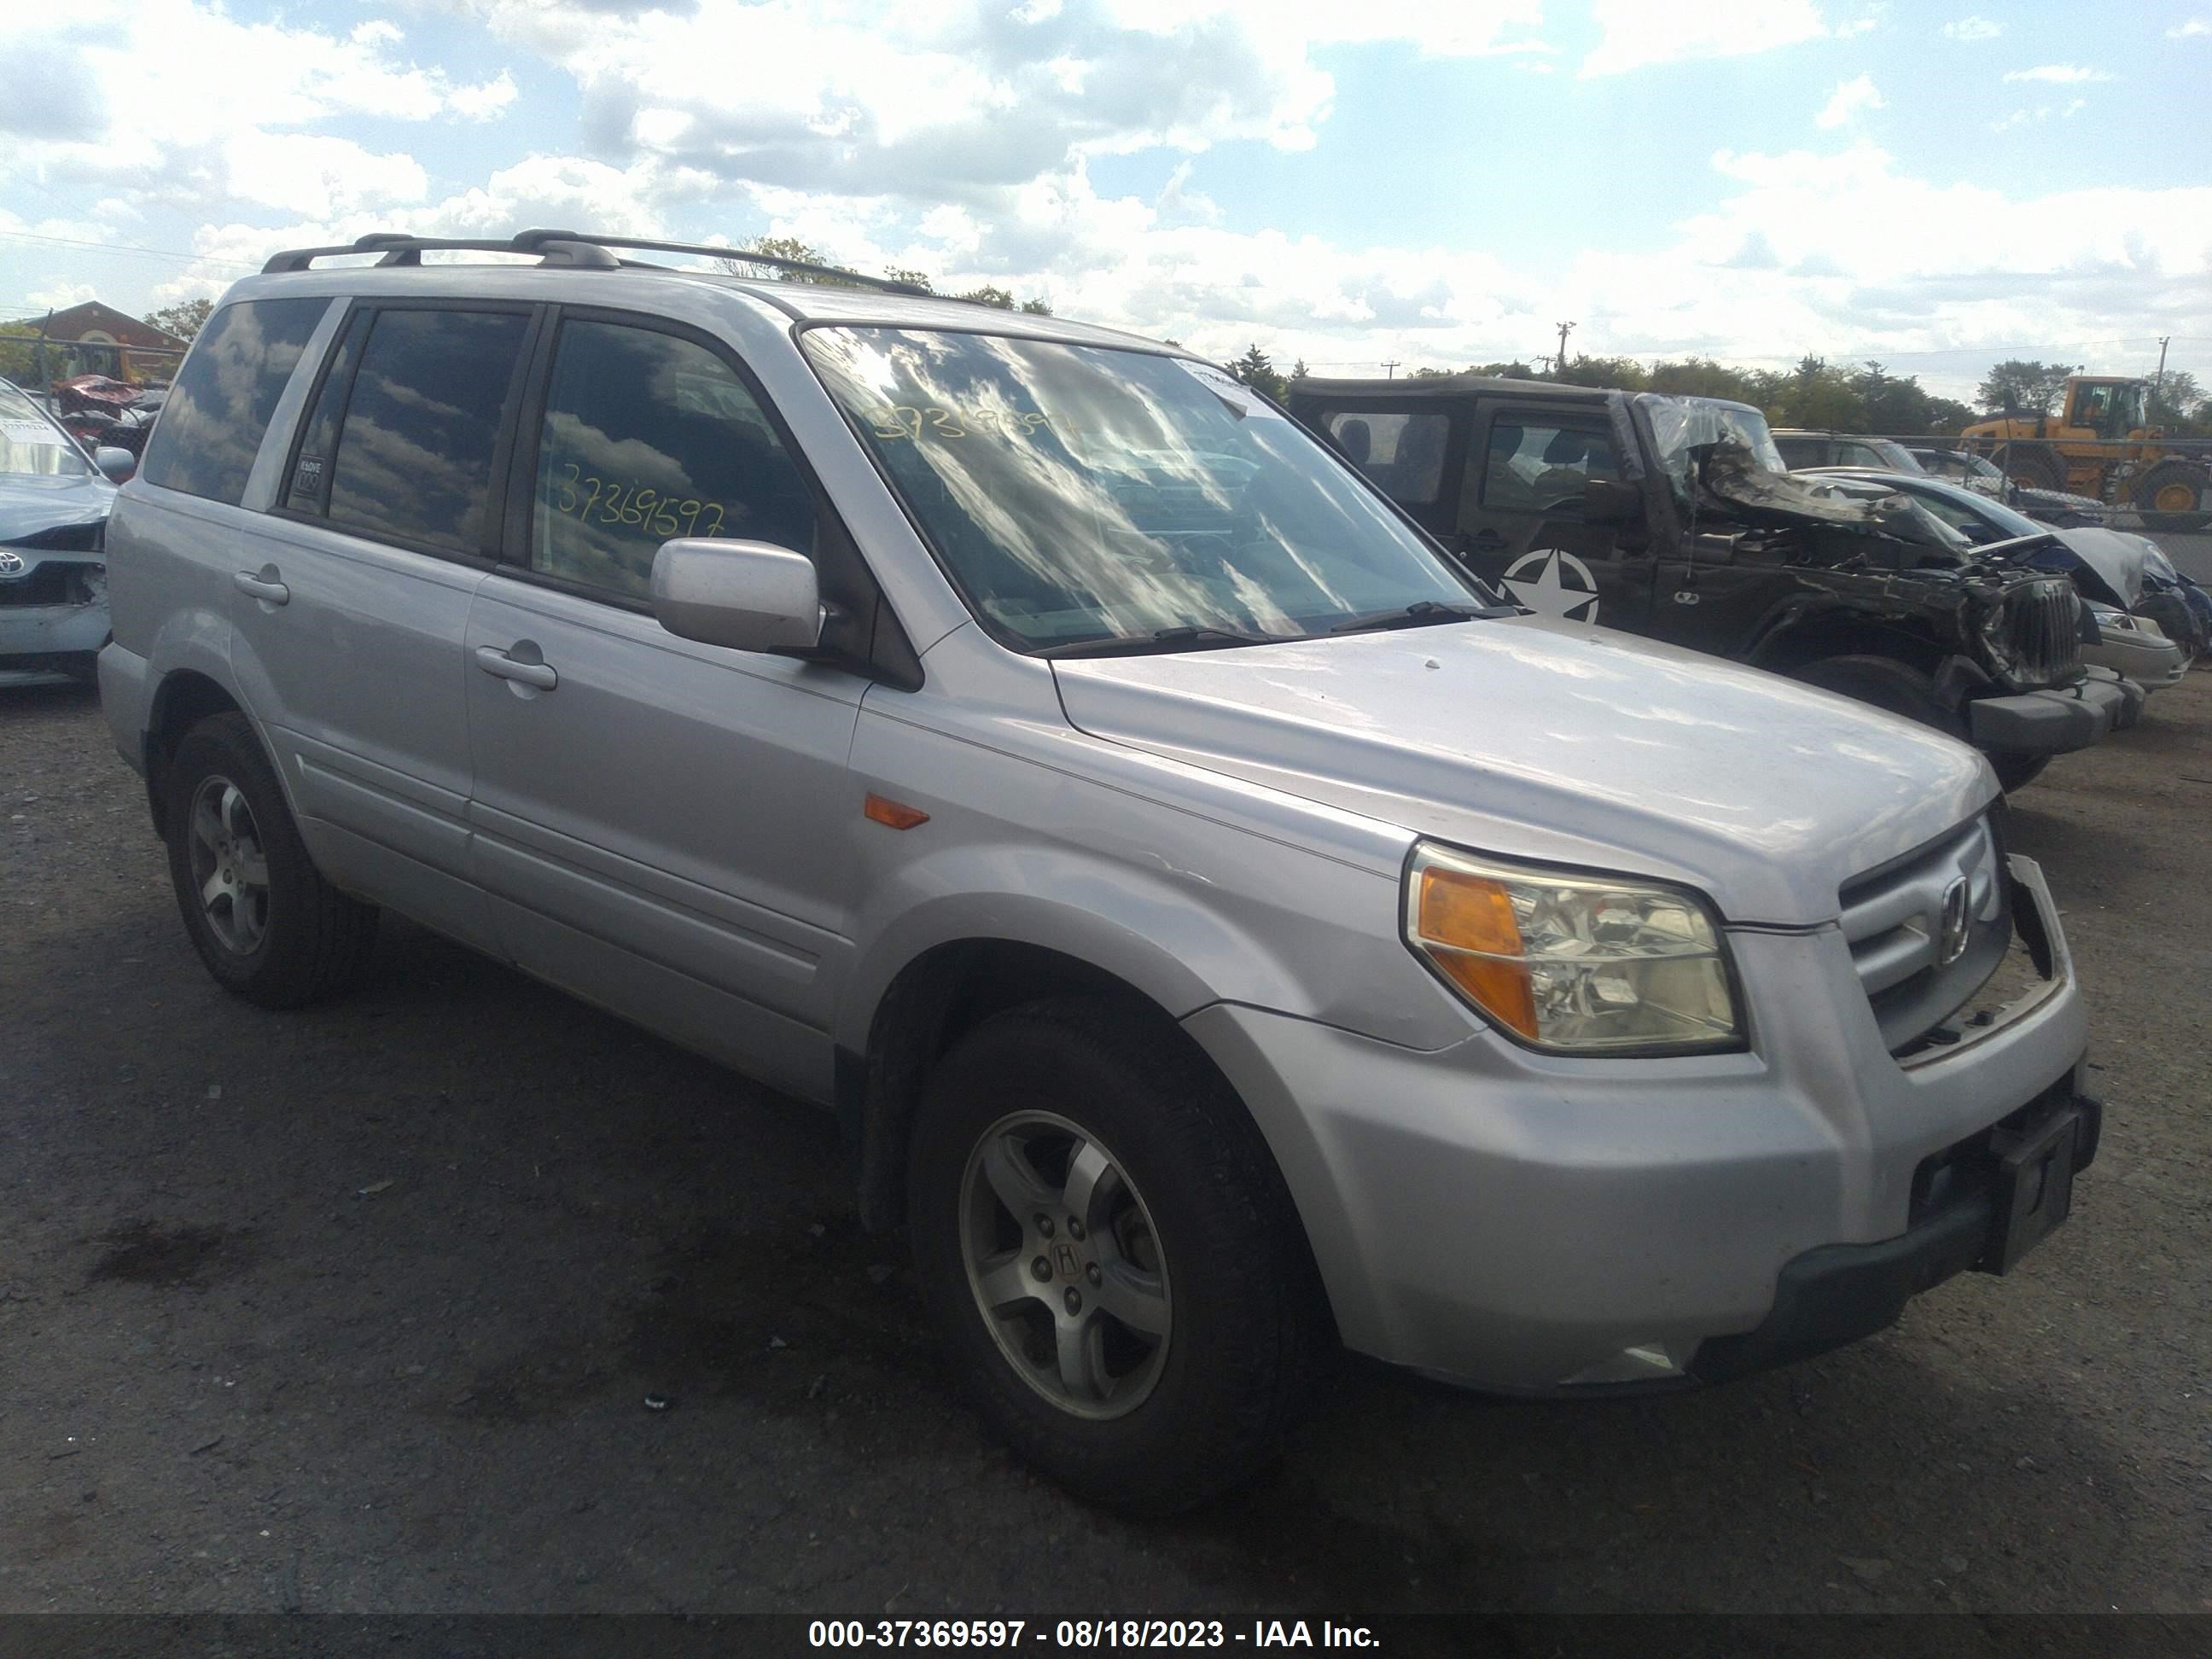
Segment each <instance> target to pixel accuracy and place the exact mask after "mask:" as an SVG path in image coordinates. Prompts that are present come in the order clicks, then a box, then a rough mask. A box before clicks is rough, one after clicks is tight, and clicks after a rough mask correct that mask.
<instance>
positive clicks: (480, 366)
mask: <svg viewBox="0 0 2212 1659" xmlns="http://www.w3.org/2000/svg"><path fill="white" fill-rule="evenodd" d="M537 321H538V312H537V310H536V308H535V307H531V306H528V305H524V304H501V303H495V302H483V301H472V302H470V303H467V304H458V303H453V304H448V303H435V302H421V301H407V302H381V301H380V302H376V303H362V304H361V305H358V306H356V307H355V308H354V310H353V312H352V313H351V314H350V315H349V317H348V318H347V319H346V321H345V325H344V327H343V331H341V333H340V335H339V338H338V342H337V348H336V349H335V350H333V351H332V352H331V354H330V356H329V357H328V359H327V361H326V362H325V366H324V370H323V374H322V376H321V379H320V381H319V384H318V386H316V387H315V389H314V392H313V397H312V398H311V400H310V401H309V404H308V406H307V418H306V419H305V421H304V422H302V423H301V427H300V430H299V434H298V436H297V439H296V441H295V444H294V445H293V447H292V449H291V451H290V453H289V456H288V457H287V459H286V461H285V464H284V467H283V472H282V474H281V476H280V477H278V479H277V480H276V499H275V502H274V505H273V507H272V509H271V516H270V518H268V519H267V520H264V523H265V524H266V525H267V526H268V527H269V530H270V535H269V536H268V537H266V538H264V539H262V540H260V541H258V542H257V543H254V544H240V548H239V550H238V558H237V561H236V562H237V566H238V568H237V569H236V571H235V572H234V594H233V618H234V625H235V628H236V630H237V639H238V642H239V647H240V648H237V649H234V661H235V662H236V663H237V665H238V669H239V676H240V685H241V689H242V690H244V691H245V692H246V695H247V696H248V697H249V698H250V699H252V700H253V701H254V702H255V703H256V704H257V705H258V706H257V708H256V712H257V713H258V714H262V715H263V718H264V723H265V724H266V725H267V726H268V727H269V728H270V732H271V739H272V741H273V742H274V743H275V744H276V746H277V748H278V750H279V752H280V757H281V760H282V762H283V765H284V767H285V770H286V775H287V777H288V779H289V783H290V787H291V789H292V793H293V799H294V803H295V806H296V807H297V809H298V811H299V815H300V819H301V834H302V836H303V837H304V838H305V839H306V841H307V845H308V848H309V850H310V851H311V852H312V853H313V854H314V857H315V860H316V862H317V864H318V865H319V866H321V867H322V869H323V870H324V872H325V873H326V874H328V875H329V876H330V877H331V878H332V879H333V880H335V881H337V882H339V883H340V884H344V885H349V886H353V887H356V888H358V889H360V890H362V891H365V892H367V893H369V894H371V895H373V896H376V897H378V898H380V899H383V900H385V901H386V902H390V903H392V904H393V905H395V906H396V907H398V908H400V909H403V910H405V911H407V912H408V913H409V914H410V915H415V916H416V917H418V918H419V919H420V920H422V921H424V922H426V923H428V924H429V925H430V926H432V927H437V928H439V929H441V930H442V931H444V932H446V933H451V934H453V935H454V936H455V937H457V938H459V939H464V940H465V941H466V942H468V943H469V944H471V945H477V946H479V947H483V948H495V941H494V938H493V935H492V933H491V931H490V927H489V919H488V912H487V911H486V909H485V908H484V906H483V902H482V900H481V898H480V897H479V896H477V894H476V893H475V892H474V891H473V890H471V887H470V885H469V862H468V853H467V848H468V838H469V832H468V825H467V822H466V819H465V815H464V810H463V809H464V807H465V804H466V802H467V799H468V790H469V781H470V769H471V768H470V754H469V743H468V728H467V715H466V710H465V704H464V702H463V696H462V693H463V666H462V665H463V655H462V640H463V635H464V634H465V631H466V629H467V626H468V615H469V600H470V597H471V594H473V593H474V592H475V591H476V588H477V584H478V583H479V582H481V581H482V580H483V577H484V573H485V572H486V571H488V570H489V569H490V568H492V565H493V559H492V554H493V553H494V552H495V550H496V549H497V547H498V545H499V534H500V504H501V496H500V492H499V491H498V490H497V489H495V488H494V480H495V477H498V476H499V474H500V473H501V470H502V468H503V466H504V465H505V459H506V456H505V452H506V450H507V447H509V446H510V445H511V443H512V437H511V423H510V422H508V421H507V411H509V410H512V409H513V407H514V403H515V398H516V396H517V394H518V392H519V390H520V374H521V370H522V366H523V364H524V362H525V361H526V344H527V343H528V341H529V338H530V336H531V334H532V330H533V329H534V328H535V327H536V325H537Z"/></svg>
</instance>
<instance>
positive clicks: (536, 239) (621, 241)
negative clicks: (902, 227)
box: [512, 230, 937, 299]
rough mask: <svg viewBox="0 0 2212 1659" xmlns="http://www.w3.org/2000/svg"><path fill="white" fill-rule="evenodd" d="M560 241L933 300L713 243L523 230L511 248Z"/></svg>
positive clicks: (834, 269) (896, 285)
mask: <svg viewBox="0 0 2212 1659" xmlns="http://www.w3.org/2000/svg"><path fill="white" fill-rule="evenodd" d="M562 242H572V243H575V244H577V245H578V246H583V247H597V248H617V247H629V248H640V249H642V250H644V251H646V252H652V253H698V254H703V255H705V256H706V257H707V258H710V259H732V260H734V261H736V262H737V263H738V264H744V265H766V266H768V267H769V269H770V270H788V271H793V272H797V273H799V274H800V275H803V276H832V277H835V278H836V280H837V281H838V282H840V283H857V284H858V285H859V286H860V287H862V288H872V289H881V290H882V291H883V292H884V293H886V294H914V295H921V297H923V298H925V299H933V298H935V297H937V296H935V295H932V294H931V293H930V291H929V290H928V289H926V288H923V287H921V285H920V284H918V283H902V282H901V281H899V280H898V279H897V278H896V277H895V276H865V275H863V274H862V273H861V272H860V271H857V270H845V269H844V268H843V267H842V266H840V265H820V264H814V263H813V262H812V261H811V260H807V259H787V258H784V257H783V256H782V255H781V254H780V253H756V252H753V251H752V250H751V249H750V248H743V247H731V246H726V245H723V244H720V243H714V242H658V241H654V240H651V239H650V238H647V237H641V236H599V235H593V234H589V233H586V232H583V231H575V230H525V231H518V232H517V233H516V234H515V238H514V241H513V245H512V246H513V248H514V249H516V250H518V251H520V252H536V251H537V250H538V248H541V247H546V246H553V245H555V244H557V243H562ZM624 263H628V262H627V261H625V262H624Z"/></svg>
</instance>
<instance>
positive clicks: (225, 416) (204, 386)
mask: <svg viewBox="0 0 2212 1659" xmlns="http://www.w3.org/2000/svg"><path fill="white" fill-rule="evenodd" d="M330 306H331V301H328V300H313V299H307V300H241V301H239V302H238V303H237V304H235V305H228V306H225V307H223V308H222V310H220V311H218V312H216V313H215V315H214V316H213V317H211V318H210V319H209V320H208V325H207V326H206V327H205V328H204V329H203V330H202V331H201V332H200V337H199V338H198V339H197V341H196V342H194V343H193V345H192V350H191V356H188V357H186V358H185V365H184V368H182V369H181V370H179V373H178V375H177V381H176V384H175V385H174V386H171V387H170V388H169V396H168V400H167V402H166V403H164V404H162V406H161V420H160V422H158V423H157V424H156V425H155V428H154V434H153V437H152V439H151V440H150V441H149V446H148V453H147V456H146V464H145V466H144V467H143V469H142V476H143V477H144V478H145V480H146V482H147V483H150V484H159V485H160V486H161V488H162V489H176V490H181V491H183V492H184V493H185V495H200V496H204V497H205V498H206V499H207V500H209V501H228V502H229V503H230V504H231V505H232V506H234V507H235V506H236V505H237V504H238V501H239V499H240V497H241V496H242V495H245V493H246V475H247V474H249V473H251V472H252V471H253V458H254V456H255V455H256V454H258V453H259V452H260V448H261V440H262V438H263V437H264V435H266V434H267V432H268V430H269V419H270V416H272V415H274V414H275V413H276V400H277V399H278V398H280V397H282V396H283V392H284V384H285V382H286V381H288V380H290V379H291V378H292V371H293V369H294V368H296V367H297V366H298V364H299V362H300V354H301V352H302V351H304V350H305V349H307V338H308V337H309V336H310V335H312V334H313V332H314V331H315V325H316V324H317V323H319V322H320V321H321V320H322V319H323V313H325V311H327V310H328V309H329V308H330Z"/></svg>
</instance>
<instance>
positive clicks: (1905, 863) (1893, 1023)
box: [1838, 817, 2012, 1054]
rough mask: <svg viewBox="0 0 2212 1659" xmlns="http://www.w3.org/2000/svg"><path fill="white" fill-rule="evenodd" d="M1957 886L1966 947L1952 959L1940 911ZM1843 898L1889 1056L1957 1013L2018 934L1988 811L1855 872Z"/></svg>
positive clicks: (1846, 924) (1846, 925)
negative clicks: (1946, 954)
mask: <svg viewBox="0 0 2212 1659" xmlns="http://www.w3.org/2000/svg"><path fill="white" fill-rule="evenodd" d="M1956 882H1964V883H1965V884H1966V923H1967V925H1966V940H1965V947H1964V949H1963V950H1962V951H1960V954H1959V955H1958V956H1957V957H1954V959H1953V960H1952V961H1950V962H1948V963H1946V962H1944V961H1943V960H1942V943H1943V907H1944V901H1945V896H1946V895H1947V894H1948V892H1949V891H1950V890H1951V887H1952V885H1953V884H1954V883H1956ZM1838 897H1839V898H1840V899H1841V901H1842V904H1843V930H1844V939H1845V940H1846V941H1847V942H1848V943H1849V944H1850V947H1851V963H1852V965H1853V966H1854V967H1855V968H1857V970H1858V976H1859V983H1860V985H1861V986H1862V987H1864V989H1865V991H1866V994H1867V1000H1868V1002H1869V1004H1870V1005H1872V1006H1873V1008H1874V1014H1875V1024H1877V1025H1879V1026H1880V1027H1881V1036H1882V1041H1883V1042H1884V1043H1885V1044H1886V1045H1887V1047H1888V1048H1889V1050H1890V1052H1891V1053H1892V1054H1895V1053H1896V1052H1898V1051H1899V1049H1901V1048H1907V1047H1909V1046H1911V1044H1913V1043H1914V1042H1917V1041H1919V1039H1920V1038H1922V1037H1923V1036H1926V1035H1927V1034H1928V1032H1929V1030H1933V1029H1934V1028H1935V1027H1936V1026H1937V1025H1940V1024H1942V1023H1943V1021H1945V1020H1946V1019H1948V1018H1950V1017H1951V1016H1952V1015H1953V1014H1954V1013H1955V1012H1958V1010H1959V1009H1960V1006H1962V1005H1964V1004H1965V1002H1966V1000H1967V999H1968V998H1969V997H1971V996H1972V995H1973V994H1974V993H1975V992H1976V991H1978V990H1979V989H1980V988H1981V987H1982V985H1983V983H1984V981H1986V980H1987V979H1988V978H1989V976H1990V975H1991V974H1992V973H1994V972H1995V971H1996V967H1997V964H1998V963H2000V962H2002V960H2003V959H2004V953H2005V947H2006V945H2007V944H2008V942H2009V940H2010V939H2011V937H2012V884H2011V882H2010V880H2009V879H2008V875H2007V872H2006V871H2005V867H2004V854H2003V849H2002V847H2001V846H2000V844H1999V842H1998V837H1997V833H1996V826H1995V825H1994V824H1993V823H1991V822H1990V819H1988V818H1987V817H1978V818H1975V819H1973V820H1972V822H1970V823H1964V824H1961V825H1960V827H1959V828H1958V829H1954V830H1952V831H1951V832H1950V833H1949V834H1948V835H1946V836H1942V837H1941V838H1940V839H1938V840H1936V841H1933V842H1929V843H1928V845H1926V846H1924V847H1922V848H1918V849H1917V850H1916V851H1914V852H1911V853H1908V854H1905V856H1904V857H1903V858H1901V859H1895V860H1891V861H1890V862H1889V863H1887V864H1885V865H1882V866H1880V867H1878V868H1876V869H1874V870H1869V871H1868V872H1866V873H1864V874H1863V875H1858V876H1854V877H1853V878H1851V879H1850V881H1848V882H1846V883H1845V884H1844V888H1843V891H1842V892H1841V893H1840V894H1839V895H1838Z"/></svg>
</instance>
